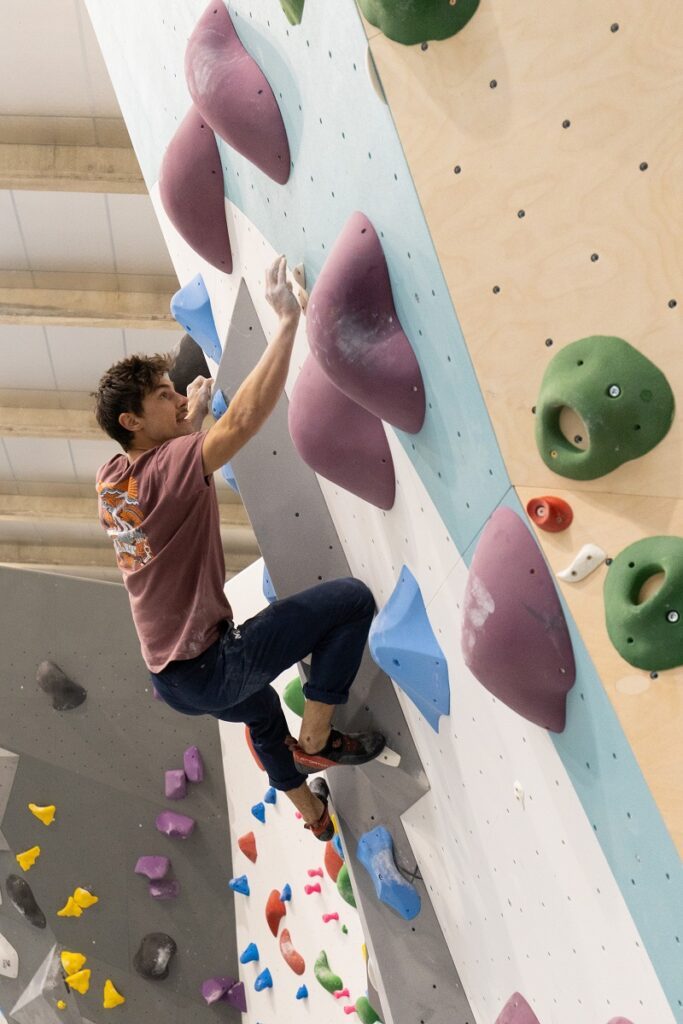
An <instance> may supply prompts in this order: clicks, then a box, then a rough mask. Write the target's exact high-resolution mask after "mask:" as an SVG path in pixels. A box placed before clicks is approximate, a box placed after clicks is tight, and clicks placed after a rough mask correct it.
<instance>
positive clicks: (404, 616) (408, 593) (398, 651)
mask: <svg viewBox="0 0 683 1024" xmlns="http://www.w3.org/2000/svg"><path fill="white" fill-rule="evenodd" d="M369 643H370V653H371V654H372V656H373V658H374V659H375V661H376V662H377V664H378V665H379V667H380V668H381V669H384V671H385V672H386V673H387V675H388V676H391V678H392V679H393V680H394V682H396V683H397V684H398V685H399V686H400V687H401V689H402V690H403V691H404V693H406V694H407V695H408V696H409V697H410V699H411V700H412V702H413V704H414V705H415V706H416V708H417V709H418V711H419V712H420V713H421V714H422V715H424V717H425V718H426V719H427V721H428V722H429V724H430V725H431V727H432V729H433V730H434V732H438V731H439V717H440V715H447V714H449V712H450V706H451V695H450V687H449V683H448V664H447V662H446V658H445V656H444V653H443V651H442V650H441V648H440V647H439V644H438V643H437V639H436V637H435V636H434V631H433V630H432V627H431V625H430V624H429V619H428V618H427V610H426V608H425V604H424V601H423V599H422V594H421V593H420V588H419V586H418V583H417V580H416V579H415V577H414V576H413V574H412V573H411V571H410V569H408V567H407V566H405V565H404V566H403V568H402V569H401V575H400V577H399V580H398V583H397V584H396V586H395V587H394V592H393V594H392V595H391V597H390V598H389V600H388V601H387V603H386V604H385V605H384V608H382V610H381V611H380V613H379V615H378V616H377V618H376V619H375V620H374V622H373V624H372V627H371V629H370V637H369Z"/></svg>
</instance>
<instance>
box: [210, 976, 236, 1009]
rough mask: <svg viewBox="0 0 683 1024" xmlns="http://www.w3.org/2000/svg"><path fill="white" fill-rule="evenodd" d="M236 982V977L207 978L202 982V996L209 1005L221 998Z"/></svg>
mask: <svg viewBox="0 0 683 1024" xmlns="http://www.w3.org/2000/svg"><path fill="white" fill-rule="evenodd" d="M236 984H237V979H236V978H207V980H206V981H203V982H202V996H203V998H204V999H206V1001H207V1003H208V1004H209V1006H211V1005H212V1004H213V1003H217V1002H219V1001H220V1000H221V999H223V997H224V996H226V995H227V994H228V992H229V991H230V989H231V988H232V987H233V985H236Z"/></svg>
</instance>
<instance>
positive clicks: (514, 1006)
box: [496, 992, 539, 1024]
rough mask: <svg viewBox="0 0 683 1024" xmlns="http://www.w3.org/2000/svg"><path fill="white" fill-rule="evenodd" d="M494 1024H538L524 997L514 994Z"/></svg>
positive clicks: (517, 993)
mask: <svg viewBox="0 0 683 1024" xmlns="http://www.w3.org/2000/svg"><path fill="white" fill-rule="evenodd" d="M496 1024H539V1020H538V1017H537V1016H536V1014H535V1013H534V1011H533V1010H532V1009H531V1007H530V1006H529V1004H528V1003H527V1001H526V999H525V998H524V996H522V995H520V994H519V992H515V993H514V994H513V995H511V996H510V998H509V999H508V1001H507V1003H506V1004H505V1006H504V1007H503V1009H502V1010H501V1011H500V1013H499V1014H498V1016H497V1018H496Z"/></svg>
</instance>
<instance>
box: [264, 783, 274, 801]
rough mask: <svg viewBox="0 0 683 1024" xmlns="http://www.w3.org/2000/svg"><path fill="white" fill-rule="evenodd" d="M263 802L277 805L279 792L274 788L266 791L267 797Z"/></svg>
mask: <svg viewBox="0 0 683 1024" xmlns="http://www.w3.org/2000/svg"><path fill="white" fill-rule="evenodd" d="M263 801H264V803H267V804H275V803H277V790H276V789H274V788H273V786H271V787H270V789H268V790H266V795H265V796H264V798H263Z"/></svg>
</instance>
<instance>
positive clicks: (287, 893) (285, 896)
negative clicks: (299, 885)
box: [280, 882, 292, 903]
mask: <svg viewBox="0 0 683 1024" xmlns="http://www.w3.org/2000/svg"><path fill="white" fill-rule="evenodd" d="M291 898H292V887H291V885H290V884H289V882H287V884H286V885H285V887H284V888H283V890H282V892H281V893H280V899H281V900H282V902H283V903H287V902H288V901H289V900H291Z"/></svg>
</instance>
